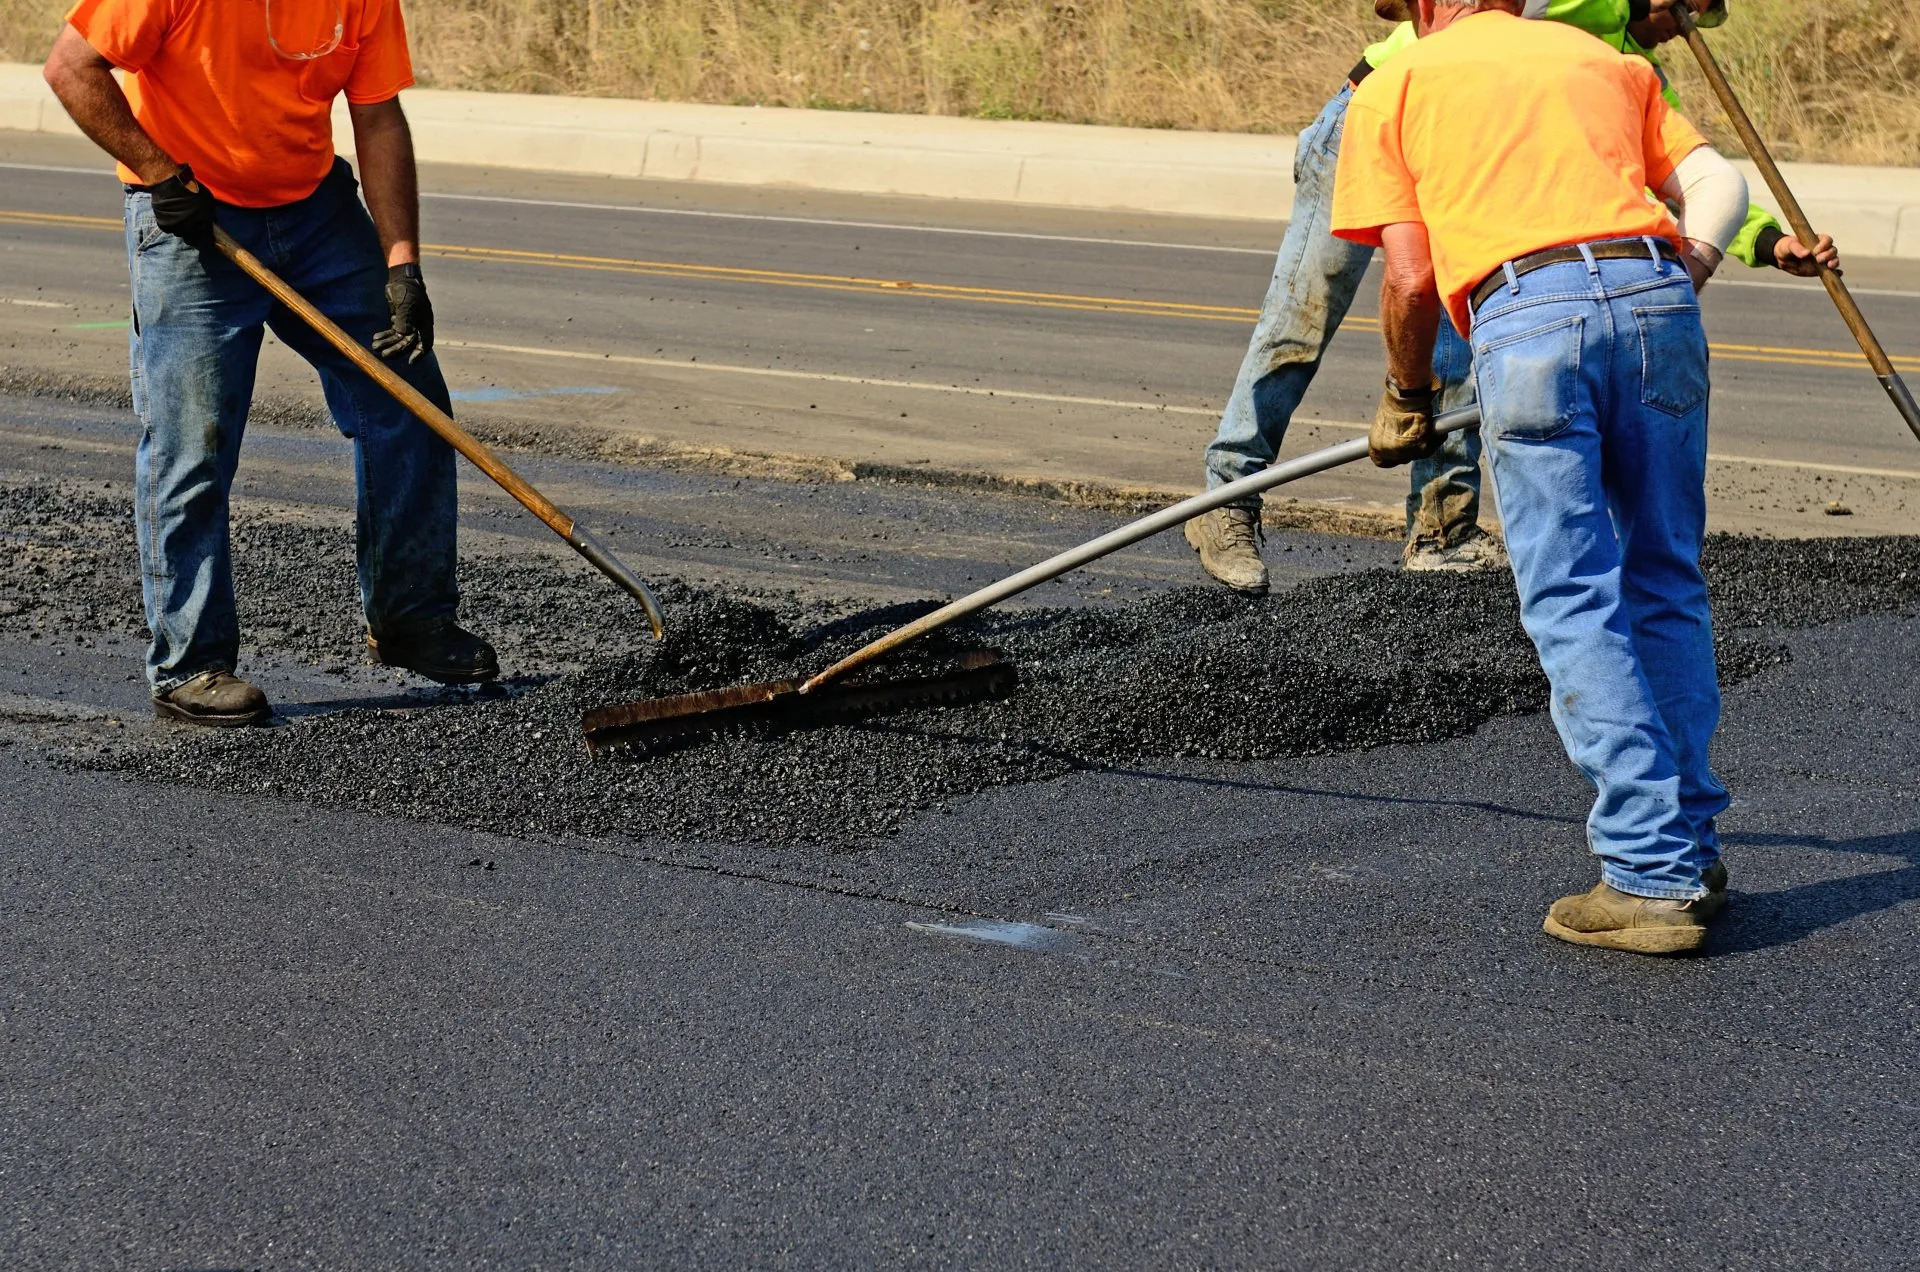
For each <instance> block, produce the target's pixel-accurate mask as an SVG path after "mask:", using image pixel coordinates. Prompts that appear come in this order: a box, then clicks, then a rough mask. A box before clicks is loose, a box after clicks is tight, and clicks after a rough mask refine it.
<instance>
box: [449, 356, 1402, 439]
mask: <svg viewBox="0 0 1920 1272" xmlns="http://www.w3.org/2000/svg"><path fill="white" fill-rule="evenodd" d="M439 343H440V346H441V347H442V348H446V347H450V346H451V347H456V348H461V349H482V350H485V351H487V352H489V353H521V354H528V355H531V356H533V357H536V358H569V359H576V360H579V361H583V362H603V363H605V362H611V363H615V364H618V365H622V366H631V367H659V368H661V369H663V370H670V371H706V372H710V373H712V374H715V375H757V376H765V377H769V378H772V379H776V380H808V381H812V382H814V383H819V384H858V385H864V386H867V387H869V388H876V389H908V390H912V391H914V392H919V393H956V394H959V395H961V396H963V397H983V398H1007V399H1010V400H1012V401H1016V402H1056V403H1062V404H1065V405H1068V406H1097V407H1103V408H1106V409H1110V410H1116V409H1117V410H1124V411H1154V412H1157V413H1159V414H1163V415H1201V416H1205V417H1206V418H1208V419H1218V418H1219V416H1220V412H1219V411H1218V410H1215V409H1213V408H1211V407H1200V406H1169V405H1166V404H1164V403H1160V402H1128V401H1125V400H1122V399H1118V398H1095V397H1076V396H1074V395H1072V394H1067V393H1032V392H1028V391H1026V390H1024V389H985V388H977V387H974V386H970V385H965V384H940V383H937V382H935V381H931V380H887V379H881V378H878V377H876V376H870V375H837V374H834V373H833V372H830V371H794V370H789V369H786V368H783V367H743V366H737V365H733V364H730V363H725V362H685V361H681V360H679V359H676V358H643V357H638V356H636V355H633V354H624V353H587V352H585V351H583V350H578V349H540V348H535V347H533V346H530V345H504V344H486V343H483V342H481V341H478V340H446V339H442V340H441V341H440V342H439ZM1321 422H1322V421H1319V420H1315V421H1314V423H1316V424H1317V423H1321ZM1335 427H1336V428H1364V427H1366V426H1365V425H1358V424H1356V425H1347V424H1337V425H1335Z"/></svg>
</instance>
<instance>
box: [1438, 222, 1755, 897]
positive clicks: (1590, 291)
mask: <svg viewBox="0 0 1920 1272" xmlns="http://www.w3.org/2000/svg"><path fill="white" fill-rule="evenodd" d="M1645 243H1646V246H1647V256H1646V257H1645V259H1633V260H1607V261H1596V260H1593V259H1592V258H1591V257H1589V258H1588V259H1587V260H1585V261H1574V262H1571V263H1569V264H1562V265H1550V266H1548V267H1547V268H1545V269H1541V270H1537V271H1535V272H1534V273H1531V274H1528V275H1525V276H1524V277H1519V276H1512V277H1511V281H1510V282H1509V283H1508V285H1507V286H1504V287H1502V288H1500V289H1499V290H1498V291H1496V292H1495V293H1494V294H1493V295H1492V296H1490V297H1489V298H1488V299H1487V300H1486V301H1485V303H1483V304H1482V305H1481V306H1480V307H1479V310H1478V312H1477V313H1476V315H1475V318H1474V327H1473V349H1474V354H1475V359H1476V361H1477V362H1478V364H1479V367H1480V409H1481V411H1482V412H1483V414H1484V416H1485V418H1484V420H1483V422H1482V424H1481V428H1482V429H1483V430H1484V431H1485V433H1486V437H1487V449H1488V453H1489V454H1490V455H1491V457H1492V466H1493V478H1494V483H1495V485H1496V486H1497V488H1498V489H1499V492H1500V507H1501V509H1502V511H1503V512H1504V514H1505V518H1506V531H1507V551H1508V553H1509V554H1510V555H1511V557H1512V558H1513V573H1514V578H1515V580H1516V582H1517V583H1518V584H1519V588H1520V618H1521V622H1522V623H1523V624H1524V625H1525V627H1526V629H1527V635H1528V636H1530V637H1532V638H1533V643H1534V647H1535V648H1536V649H1537V650H1538V651H1539V654H1540V665H1541V667H1542V668H1543V669H1544V670H1545V671H1546V673H1547V681H1548V683H1549V685H1550V686H1551V694H1552V696H1551V699H1550V705H1551V709H1552V712H1553V722H1554V725H1555V726H1556V727H1557V728H1558V729H1559V731H1560V740H1561V742H1562V743H1563V744H1564V745H1565V747H1566V750H1567V756H1568V758H1569V759H1571V760H1572V761H1573V762H1574V763H1575V764H1576V765H1578V766H1579V768H1580V770H1581V771H1582V772H1583V773H1585V774H1586V776H1587V779H1588V780H1589V781H1591V782H1592V783H1593V785H1594V788H1595V791H1596V798H1595V800H1594V805H1593V811H1592V813H1591V814H1590V815H1589V817H1588V819H1587V838H1588V841H1589V843H1590V844H1591V845H1592V848H1593V851H1594V852H1595V853H1597V854H1598V855H1599V857H1600V860H1601V875H1602V877H1603V878H1605V879H1606V881H1607V882H1608V883H1610V884H1612V885H1613V886H1614V887H1616V888H1618V889H1620V890H1621V891H1623V892H1631V893H1634V894H1636V895H1639V896H1647V897H1671V898H1676V899H1689V898H1695V897H1700V896H1703V895H1705V889H1704V887H1703V886H1702V884H1701V872H1702V871H1704V870H1705V869H1706V868H1707V867H1708V866H1710V865H1712V864H1713V863H1714V861H1715V860H1717V859H1718V857H1719V855H1720V843H1719V838H1718V836H1717V833H1716V831H1715V827H1714V819H1715V818H1716V817H1717V816H1719V814H1720V813H1722V812H1723V811H1725V809H1726V807H1727V792H1726V789H1725V788H1724V787H1722V786H1721V785H1720V782H1719V780H1718V779H1717V778H1715V777H1714V774H1713V771H1712V769H1711V768H1710V767H1709V766H1708V761H1707V748H1708V744H1709V742H1710V741H1711V740H1712V738H1713V734H1714V730H1715V728H1716V727H1717V726H1718V724H1719V720H1720V686H1719V682H1718V680H1717V679H1716V678H1715V668H1714V655H1713V621H1712V617H1711V615H1710V614H1709V612H1708V608H1707V584H1706V580H1705V579H1704V578H1703V577H1702V576H1701V573H1700V545H1701V540H1702V539H1703V538H1704V536H1705V533H1706V516H1707V510H1706V504H1707V500H1706V468H1707V339H1706V334H1705V332H1704V331H1703V330H1702V328H1701V326H1700V306H1699V304H1698V302H1697V301H1696V300H1695V299H1694V294H1693V284H1692V282H1691V281H1690V280H1689V278H1688V277H1687V271H1686V270H1685V269H1684V268H1683V267H1682V266H1680V265H1676V264H1673V263H1671V262H1668V261H1664V260H1661V259H1660V258H1659V257H1658V256H1656V255H1655V254H1654V246H1653V241H1652V240H1651V239H1649V240H1645Z"/></svg>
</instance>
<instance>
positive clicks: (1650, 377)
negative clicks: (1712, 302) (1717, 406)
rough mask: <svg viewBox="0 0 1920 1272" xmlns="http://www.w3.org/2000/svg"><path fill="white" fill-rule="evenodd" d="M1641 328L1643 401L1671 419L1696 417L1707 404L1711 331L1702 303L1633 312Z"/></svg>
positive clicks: (1658, 307) (1660, 306) (1658, 306)
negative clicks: (1702, 317) (1702, 319)
mask: <svg viewBox="0 0 1920 1272" xmlns="http://www.w3.org/2000/svg"><path fill="white" fill-rule="evenodd" d="M1633 321H1634V325H1635V326H1636V327H1638V328H1639V329H1640V400H1641V402H1643V403H1645V404H1646V405H1647V406H1650V407H1652V408H1653V409H1654V410H1656V411H1660V412H1663V413H1664V414H1667V415H1675V416H1681V415H1691V414H1693V412H1695V411H1697V410H1699V409H1700V407H1701V405H1702V404H1703V403H1705V402H1706V400H1707V391H1708V380H1707V333H1706V330H1705V328H1703V327H1702V326H1701V325H1700V307H1699V306H1698V305H1649V306H1647V307H1646V308H1644V309H1636V310H1634V311H1633Z"/></svg>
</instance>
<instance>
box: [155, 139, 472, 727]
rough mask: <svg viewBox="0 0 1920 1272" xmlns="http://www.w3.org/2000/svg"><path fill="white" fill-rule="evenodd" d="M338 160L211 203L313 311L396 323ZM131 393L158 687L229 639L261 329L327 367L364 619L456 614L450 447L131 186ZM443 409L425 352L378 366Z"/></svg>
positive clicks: (375, 327)
mask: <svg viewBox="0 0 1920 1272" xmlns="http://www.w3.org/2000/svg"><path fill="white" fill-rule="evenodd" d="M358 191H359V186H358V184H357V183H356V182H355V181H354V179H353V171H352V169H351V168H349V167H348V166H347V164H346V162H345V161H344V160H340V161H336V163H335V165H334V169H333V172H332V173H331V174H330V175H329V176H328V177H327V178H326V180H325V181H323V182H321V184H320V187H319V188H318V189H317V190H315V191H314V192H313V193H312V194H311V195H309V196H308V197H307V198H305V199H302V200H301V201H300V202H298V203H290V204H287V205H285V206H284V207H276V208H240V207H231V206H228V205H225V204H223V205H221V207H220V212H219V219H220V224H221V226H222V227H223V228H225V229H226V231H227V232H228V233H229V234H231V235H233V237H234V238H235V239H237V240H238V241H239V242H240V244H241V246H243V247H245V248H247V249H249V250H250V251H252V252H253V253H254V254H255V255H256V256H258V257H259V258H260V259H261V260H262V261H264V262H265V263H266V265H267V267H268V268H269V269H272V270H273V271H274V272H276V273H278V274H279V275H280V276H281V277H282V278H284V279H286V280H287V282H288V283H290V284H291V285H292V286H293V287H294V289H295V290H297V291H299V292H300V293H302V294H303V295H305V296H306V298H307V299H308V300H310V301H312V302H313V303H314V304H315V305H317V306H318V307H319V308H320V310H321V312H322V313H324V314H326V315H327V316H328V317H329V318H332V319H333V320H334V321H335V322H337V323H339V324H340V326H341V327H343V328H344V329H345V330H346V331H347V332H349V333H350V334H352V335H353V336H355V337H357V338H358V339H360V340H362V341H368V340H371V339H372V337H373V335H374V333H376V332H378V331H381V330H383V329H384V328H385V327H386V326H387V325H388V322H389V317H388V310H387V301H386V279H387V269H386V260H385V256H384V254H383V253H382V252H381V250H380V240H379V236H378V235H377V234H376V233H375V231H374V227H373V220H372V218H371V217H369V216H368V215H367V210H366V209H365V208H364V207H363V206H362V205H361V203H360V199H359V193H358ZM126 234H127V267H128V270H129V272H130V274H131V275H132V280H133V323H132V327H133V336H132V345H131V350H130V354H131V363H132V374H133V409H134V413H135V414H136V415H137V416H138V417H139V419H140V424H141V435H140V447H139V451H138V454H137V456H136V459H135V468H134V489H135V505H134V522H135V528H136V531H137V533H138V538H139V543H140V573H141V584H142V590H143V594H144V597H145V601H146V611H147V626H148V627H149V629H150V630H151V631H152V633H153V639H152V643H151V645H150V646H149V648H148V653H147V679H148V682H149V683H150V684H151V686H152V688H153V692H154V693H155V694H164V693H166V692H168V691H169V690H171V689H174V688H175V687H177V686H179V685H181V684H183V683H185V682H186V681H187V680H190V679H192V678H193V677H194V676H196V675H199V674H200V673H202V672H206V671H217V670H224V671H231V670H233V669H234V667H235V665H236V663H237V661H238V659H239V654H240V628H239V622H238V619H237V618H236V616H235V613H234V601H233V570H232V561H231V555H230V544H229V541H228V533H227V516H228V503H227V501H228V493H229V491H230V489H231V488H232V485H233V477H234V472H235V469H236V468H237V466H238V464H239V460H240V439H241V435H242V433H243V432H244V431H245V428H246V422H247V411H248V407H249V405H250V403H251V401H252V397H253V383H254V372H255V368H256V365H257V363H258V361H259V356H260V344H261V339H262V329H263V328H264V327H271V328H272V329H273V333H274V335H276V336H277V337H279V338H280V340H281V341H282V342H283V343H284V344H286V345H287V347H288V348H290V349H292V350H294V351H295V352H296V353H298V354H300V356H302V357H303V358H305V359H306V360H307V361H308V362H310V363H312V364H313V366H314V368H315V369H316V370H317V371H319V373H320V382H321V385H322V387H323V388H324V389H325V392H326V398H327V406H328V408H329V409H330V410H331V412H332V414H333V419H334V423H335V424H337V425H338V426H339V428H340V431H341V432H342V433H344V434H345V435H346V436H348V437H350V438H352V439H353V443H354V448H353V452H354V480H355V483H356V486H357V489H358V496H359V500H358V502H359V514H358V520H357V523H356V531H357V541H358V555H359V578H360V596H361V602H362V605H363V607H364V609H365V613H366V619H367V625H368V627H369V628H370V629H371V630H372V631H373V632H374V633H375V634H376V635H391V634H393V633H396V632H404V631H407V630H409V629H412V628H418V627H422V626H426V625H428V624H431V623H433V622H435V621H437V620H440V619H444V618H451V617H452V616H453V613H454V611H455V609H456V608H457V606H458V602H459V592H458V589H457V586H456V584H455V579H454V569H455V543H454V535H455V528H454V523H455V514H456V510H457V505H456V494H455V484H454V454H453V449H452V448H451V447H449V446H448V445H447V444H446V443H445V442H443V441H441V440H440V438H439V437H438V436H437V435H436V434H434V433H433V432H432V430H430V429H428V428H427V426H426V425H424V424H422V423H421V422H420V421H419V420H418V419H416V418H415V417H414V416H413V415H412V414H411V413H410V412H408V411H407V410H406V408H404V407H402V406H401V405H400V404H399V403H397V402H395V401H394V400H393V399H392V398H391V397H390V396H388V395H387V393H386V392H385V391H383V390H382V389H381V388H380V387H379V386H378V385H376V384H374V382H373V381H372V380H371V379H369V378H368V377H367V376H366V375H365V373H363V372H361V371H360V370H358V369H357V368H355V367H354V366H353V364H352V363H351V362H349V361H348V360H347V359H346V358H345V357H343V356H342V355H341V354H340V353H339V352H338V351H337V350H335V349H334V348H333V346H331V345H329V344H327V343H325V342H324V341H323V340H322V339H321V338H320V336H319V335H318V334H316V333H315V332H314V331H313V329H312V328H310V327H308V326H307V325H306V324H305V323H303V322H301V321H300V319H299V318H297V317H295V316H294V315H293V314H292V313H291V312H289V311H288V310H287V309H285V308H284V307H283V306H281V305H280V304H278V303H277V302H276V301H274V300H273V298H272V297H270V296H269V295H268V294H267V293H266V292H265V291H264V290H262V289H261V288H260V287H259V285H258V284H256V283H254V282H253V281H252V280H251V279H249V278H248V277H247V276H246V275H245V274H243V273H241V271H240V268H239V267H238V266H237V265H235V264H233V263H232V262H231V261H229V260H228V259H227V258H226V257H225V256H223V255H221V254H219V253H218V252H217V251H213V250H209V251H207V252H204V253H203V252H200V251H198V250H196V249H194V248H193V247H191V246H189V245H188V244H187V243H186V242H185V241H184V240H182V239H179V238H176V237H174V236H173V235H171V234H166V233H162V232H161V231H160V229H159V228H158V227H157V226H155V224H154V220H153V199H152V197H151V196H150V195H147V194H145V193H143V192H141V191H137V190H129V191H128V192H127V198H126ZM389 365H391V366H393V368H394V370H396V371H398V372H399V373H400V374H401V375H402V376H404V377H405V378H406V379H407V380H408V381H409V382H410V383H411V384H412V385H413V386H414V387H415V388H417V389H419V390H420V391H421V392H422V393H424V394H425V395H426V396H427V397H428V398H429V399H431V400H432V401H434V402H435V403H437V404H439V405H440V406H441V407H442V408H445V407H447V406H448V398H447V386H446V382H445V381H444V380H443V379H442V378H441V376H440V367H439V364H438V363H437V362H435V361H434V359H433V357H432V356H431V355H429V356H427V357H424V358H422V359H420V361H418V362H416V363H413V364H412V365H410V366H409V365H405V364H403V363H400V362H395V363H391V364H389Z"/></svg>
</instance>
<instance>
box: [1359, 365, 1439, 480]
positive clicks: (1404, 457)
mask: <svg viewBox="0 0 1920 1272" xmlns="http://www.w3.org/2000/svg"><path fill="white" fill-rule="evenodd" d="M1440 442H1441V438H1440V434H1438V433H1436V432H1434V431H1433V389H1432V388H1431V387H1428V388H1424V389H1403V388H1401V387H1400V386H1399V385H1397V384H1395V383H1394V382H1393V380H1392V379H1391V378H1389V379H1388V380H1387V388H1386V392H1384V393H1382V394H1381V395H1380V406H1379V409H1377V410H1376V411H1374V413H1373V427H1372V428H1370V429H1368V430H1367V457H1368V458H1369V459H1371V460H1372V461H1373V462H1374V466H1375V467H1378V468H1397V467H1399V466H1400V465H1401V464H1410V463H1412V462H1413V461H1414V460H1416V459H1425V458H1427V457H1428V456H1429V455H1432V454H1433V453H1434V452H1435V451H1437V450H1439V449H1440Z"/></svg>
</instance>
